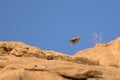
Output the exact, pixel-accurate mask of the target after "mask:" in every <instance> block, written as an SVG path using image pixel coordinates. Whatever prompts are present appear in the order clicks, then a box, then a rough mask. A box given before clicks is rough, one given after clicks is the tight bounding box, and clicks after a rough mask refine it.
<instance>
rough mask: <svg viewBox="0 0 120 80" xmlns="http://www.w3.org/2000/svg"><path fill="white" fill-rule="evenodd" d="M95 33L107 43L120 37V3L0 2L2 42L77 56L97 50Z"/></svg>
mask: <svg viewBox="0 0 120 80" xmlns="http://www.w3.org/2000/svg"><path fill="white" fill-rule="evenodd" d="M94 32H98V33H99V32H102V34H103V43H106V42H109V41H111V40H113V39H115V38H117V37H119V36H120V0H0V41H21V42H25V43H26V44H29V45H32V46H36V47H39V48H41V49H45V50H55V51H58V52H62V53H67V54H74V53H75V52H77V51H79V50H83V49H85V48H89V47H93V44H92V43H91V40H92V39H93V38H92V35H91V34H92V33H94ZM76 36H80V38H81V39H80V42H78V44H77V45H76V46H72V45H71V44H70V43H69V42H68V40H70V39H71V38H74V37H76Z"/></svg>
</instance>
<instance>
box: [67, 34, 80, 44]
mask: <svg viewBox="0 0 120 80" xmlns="http://www.w3.org/2000/svg"><path fill="white" fill-rule="evenodd" d="M79 40H80V37H79V36H77V37H75V38H72V39H71V40H69V41H68V42H71V44H73V45H75V44H77V43H78V42H79Z"/></svg>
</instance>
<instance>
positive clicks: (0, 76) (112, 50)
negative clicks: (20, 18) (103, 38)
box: [0, 38, 120, 80]
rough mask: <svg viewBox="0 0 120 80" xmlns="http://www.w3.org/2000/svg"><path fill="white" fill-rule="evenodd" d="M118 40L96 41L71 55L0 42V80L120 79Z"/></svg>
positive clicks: (119, 39)
mask: <svg viewBox="0 0 120 80" xmlns="http://www.w3.org/2000/svg"><path fill="white" fill-rule="evenodd" d="M119 41H120V38H117V39H116V40H114V41H111V42H109V43H107V44H97V45H96V46H95V47H93V48H90V49H86V50H83V51H80V52H78V53H77V54H76V55H74V56H70V55H67V54H63V53H60V52H56V51H52V50H42V49H39V48H37V47H33V46H29V45H26V44H24V43H22V42H0V80H120V76H119V75H120V68H119V56H120V55H119V43H120V42H119ZM116 55H117V56H116Z"/></svg>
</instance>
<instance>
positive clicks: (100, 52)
mask: <svg viewBox="0 0 120 80" xmlns="http://www.w3.org/2000/svg"><path fill="white" fill-rule="evenodd" d="M81 57H82V58H87V59H88V60H92V61H96V62H98V63H99V64H100V65H111V66H114V67H119V66H120V38H117V39H115V40H113V41H111V42H109V43H107V44H97V45H95V46H94V47H93V48H89V49H85V50H81V51H79V52H77V53H76V54H75V55H74V56H73V58H81Z"/></svg>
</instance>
